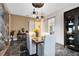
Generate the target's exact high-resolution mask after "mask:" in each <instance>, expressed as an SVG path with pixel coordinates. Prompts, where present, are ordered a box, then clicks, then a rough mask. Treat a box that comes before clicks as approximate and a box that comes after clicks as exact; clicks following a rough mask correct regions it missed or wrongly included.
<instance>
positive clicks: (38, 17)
mask: <svg viewBox="0 0 79 59" xmlns="http://www.w3.org/2000/svg"><path fill="white" fill-rule="evenodd" d="M43 5H44V3H32V6H33V7H35V8H41V7H43ZM33 18H36V19H37V20H39V19H40V18H41V19H43V18H44V16H39V14H38V11H35V9H34V10H33Z"/></svg>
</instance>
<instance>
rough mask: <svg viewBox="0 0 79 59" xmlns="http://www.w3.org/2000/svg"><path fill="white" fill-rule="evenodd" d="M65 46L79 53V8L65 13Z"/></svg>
mask: <svg viewBox="0 0 79 59" xmlns="http://www.w3.org/2000/svg"><path fill="white" fill-rule="evenodd" d="M64 45H65V46H67V47H68V48H70V49H73V50H76V51H79V7H77V8H74V9H72V10H69V11H66V12H65V13H64Z"/></svg>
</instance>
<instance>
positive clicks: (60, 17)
mask: <svg viewBox="0 0 79 59" xmlns="http://www.w3.org/2000/svg"><path fill="white" fill-rule="evenodd" d="M78 6H79V4H71V5H69V6H67V7H64V8H62V9H60V10H58V11H56V12H54V13H52V14H50V15H49V16H48V17H49V18H50V17H54V16H56V20H55V38H54V39H56V42H57V43H59V44H62V45H64V12H65V11H68V10H70V9H73V8H76V7H78Z"/></svg>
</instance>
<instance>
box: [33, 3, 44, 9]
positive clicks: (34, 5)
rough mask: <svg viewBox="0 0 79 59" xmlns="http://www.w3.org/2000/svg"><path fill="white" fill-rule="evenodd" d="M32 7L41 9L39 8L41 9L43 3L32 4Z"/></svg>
mask: <svg viewBox="0 0 79 59" xmlns="http://www.w3.org/2000/svg"><path fill="white" fill-rule="evenodd" d="M32 5H33V7H35V8H41V7H43V5H44V3H32Z"/></svg>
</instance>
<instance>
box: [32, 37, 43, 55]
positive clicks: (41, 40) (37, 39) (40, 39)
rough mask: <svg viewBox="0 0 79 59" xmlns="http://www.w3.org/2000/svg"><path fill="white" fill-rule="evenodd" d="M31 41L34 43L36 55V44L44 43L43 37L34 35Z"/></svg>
mask: <svg viewBox="0 0 79 59" xmlns="http://www.w3.org/2000/svg"><path fill="white" fill-rule="evenodd" d="M32 41H33V42H34V43H35V44H36V55H38V46H39V44H40V43H44V39H43V38H42V37H36V38H33V39H32Z"/></svg>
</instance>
